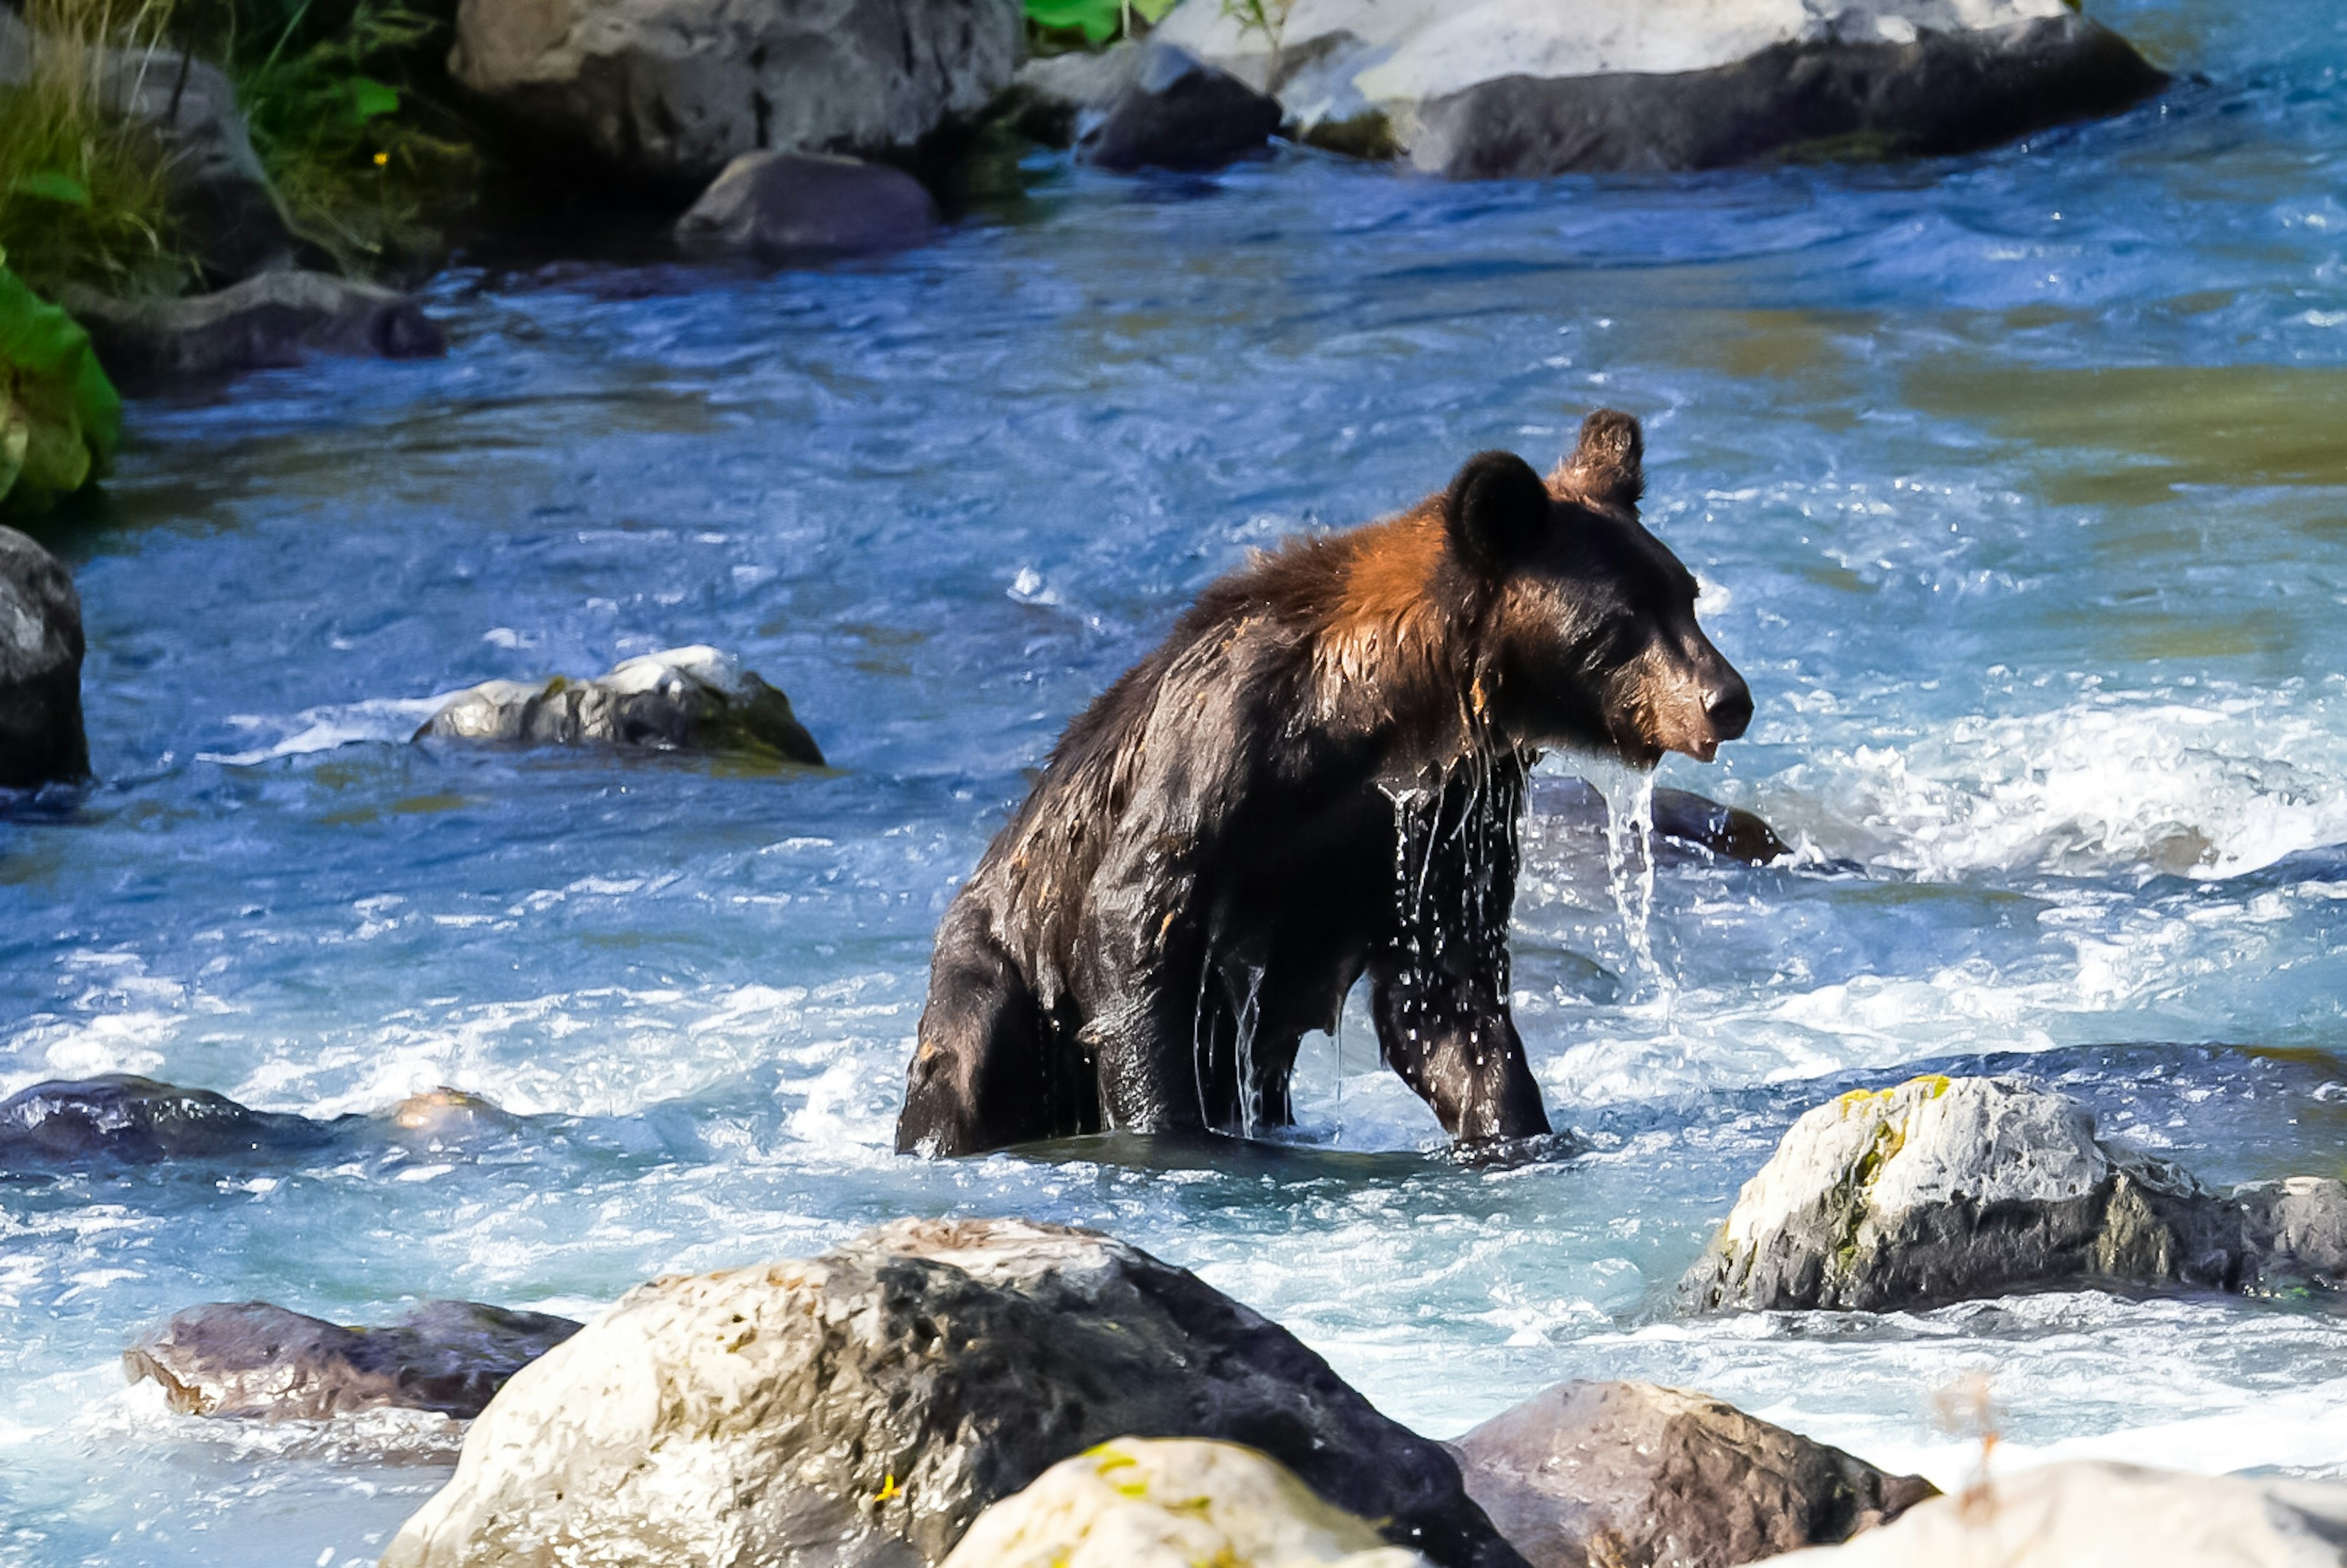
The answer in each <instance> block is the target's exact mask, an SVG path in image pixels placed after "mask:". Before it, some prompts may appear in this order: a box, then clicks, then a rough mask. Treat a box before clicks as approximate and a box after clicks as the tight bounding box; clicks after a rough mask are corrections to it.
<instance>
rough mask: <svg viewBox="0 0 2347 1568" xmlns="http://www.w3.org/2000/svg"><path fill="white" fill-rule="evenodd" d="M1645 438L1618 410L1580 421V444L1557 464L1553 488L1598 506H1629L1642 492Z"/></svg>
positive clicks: (1608, 410)
mask: <svg viewBox="0 0 2347 1568" xmlns="http://www.w3.org/2000/svg"><path fill="white" fill-rule="evenodd" d="M1645 457H1646V437H1645V435H1644V434H1643V433H1642V432H1641V431H1640V430H1639V429H1638V422H1637V421H1636V420H1635V419H1633V418H1631V417H1630V416H1629V415H1626V414H1624V413H1623V412H1622V411H1621V410H1620V409H1618V408H1601V409H1599V410H1598V411H1597V412H1596V413H1594V414H1593V415H1590V416H1589V417H1588V418H1586V419H1584V420H1583V421H1582V422H1581V444H1580V445H1579V446H1575V447H1574V448H1573V456H1569V457H1567V458H1566V459H1565V460H1564V461H1563V463H1561V464H1559V465H1557V473H1556V477H1557V485H1558V487H1559V488H1560V489H1564V490H1571V491H1573V492H1574V493H1575V494H1577V495H1580V496H1583V497H1587V498H1588V499H1590V500H1592V501H1594V502H1596V503H1597V504H1598V505H1599V506H1601V507H1635V506H1636V505H1637V504H1638V497H1641V496H1643V495H1645V493H1646V473H1645Z"/></svg>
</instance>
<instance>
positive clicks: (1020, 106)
mask: <svg viewBox="0 0 2347 1568" xmlns="http://www.w3.org/2000/svg"><path fill="white" fill-rule="evenodd" d="M1141 53H1142V45H1141V43H1140V41H1139V40H1137V39H1133V38H1120V39H1119V40H1117V42H1115V43H1114V44H1112V45H1110V46H1108V47H1107V48H1105V49H1102V50H1101V51H1100V52H1099V53H1097V54H1093V53H1091V52H1088V51H1085V50H1081V49H1074V50H1071V51H1069V52H1068V53H1067V54H1064V55H1045V56H1042V57H1040V58H1039V59H1033V60H1030V61H1028V62H1027V63H1026V64H1025V65H1023V66H1021V67H1019V75H1018V77H1017V79H1016V81H1015V82H1014V83H1013V85H1012V87H1011V99H1010V109H1011V118H1012V121H1013V123H1014V124H1015V126H1016V127H1017V128H1018V129H1019V131H1020V133H1021V134H1023V135H1025V136H1027V137H1029V138H1031V139H1033V140H1035V141H1040V142H1041V143H1043V144H1044V145H1045V146H1047V147H1072V146H1074V145H1075V143H1076V140H1077V138H1079V137H1081V136H1082V135H1084V134H1085V133H1086V132H1088V131H1091V130H1092V129H1094V128H1097V127H1098V126H1099V124H1100V122H1101V121H1102V119H1104V118H1107V116H1108V111H1109V109H1110V108H1112V107H1113V106H1114V105H1115V103H1116V101H1117V99H1119V98H1121V97H1123V96H1124V95H1125V93H1126V92H1127V91H1128V90H1129V89H1130V88H1131V87H1132V86H1133V78H1134V77H1137V76H1139V75H1140V74H1141Z"/></svg>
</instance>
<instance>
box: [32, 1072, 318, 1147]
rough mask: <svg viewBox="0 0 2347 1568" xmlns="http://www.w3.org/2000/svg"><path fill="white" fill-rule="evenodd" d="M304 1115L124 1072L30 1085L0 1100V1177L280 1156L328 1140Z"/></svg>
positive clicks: (315, 1123)
mask: <svg viewBox="0 0 2347 1568" xmlns="http://www.w3.org/2000/svg"><path fill="white" fill-rule="evenodd" d="M333 1137H334V1134H333V1129H332V1128H331V1127H330V1126H329V1125H328V1124H327V1123H325V1122H313V1121H312V1120H311V1119H310V1118H308V1117H306V1116H294V1115H288V1114H284V1113H282V1112H273V1111H255V1110H252V1109H251V1108H250V1107H249V1106H244V1105H240V1104H238V1103H237V1102H235V1101H233V1100H231V1099H229V1098H227V1097H226V1096H224V1095H220V1094H214V1093H212V1092H211V1091H210V1090H206V1089H181V1088H179V1087H178V1086H176V1085H174V1084H169V1083H159V1082H157V1081H155V1080H153V1079H151V1078H140V1077H138V1076H136V1075H134V1074H131V1073H127V1072H109V1073H106V1074H103V1075H101V1076H99V1077H97V1078H86V1079H80V1080H77V1081H54V1082H48V1083H36V1084H35V1085H33V1086H32V1087H31V1088H30V1089H26V1090H24V1091H20V1092H18V1093H16V1094H13V1095H11V1096H9V1097H8V1099H6V1100H5V1101H0V1171H16V1170H26V1169H37V1168H41V1167H46V1166H56V1165H78V1164H87V1163H89V1162H91V1161H94V1160H100V1159H112V1160H119V1161H123V1162H125V1163H130V1164H142V1165H143V1164H153V1163H157V1162H159V1161H162V1160H182V1159H209V1158H214V1157H218V1156H220V1155H224V1154H252V1153H290V1152H295V1151H300V1150H305V1149H315V1148H320V1147H322V1146H323V1145H324V1144H327V1143H332V1142H333Z"/></svg>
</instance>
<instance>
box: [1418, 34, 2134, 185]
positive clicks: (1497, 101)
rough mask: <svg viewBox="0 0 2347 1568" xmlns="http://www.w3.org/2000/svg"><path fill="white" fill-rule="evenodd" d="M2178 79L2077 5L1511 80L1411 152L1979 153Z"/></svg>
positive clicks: (1740, 156) (1670, 165)
mask: <svg viewBox="0 0 2347 1568" xmlns="http://www.w3.org/2000/svg"><path fill="white" fill-rule="evenodd" d="M2167 79H2168V78H2167V77H2165V76H2163V75H2162V74H2161V73H2160V72H2158V71H2157V70H2155V69H2153V68H2152V67H2150V66H2149V65H2147V63H2145V61H2144V58H2143V56H2140V55H2138V54H2137V53H2136V51H2135V49H2134V48H2133V46H2130V45H2129V44H2128V43H2127V41H2126V40H2125V39H2124V38H2121V37H2120V36H2118V35H2117V34H2116V33H2113V32H2112V31H2110V29H2108V28H2106V27H2105V26H2102V25H2101V24H2100V23H2098V22H2093V21H2089V20H2088V19H2086V17H2084V16H2078V15H2065V16H2058V17H2047V18H2045V19H2043V20H2039V21H2033V22H2024V23H2021V24H2018V25H2016V26H2010V27H2003V28H1996V29H1993V30H1986V31H1983V32H1978V33H1939V32H1924V33H1921V34H1919V35H1918V36H1916V37H1915V38H1914V39H1913V40H1912V41H1911V42H1907V43H1887V42H1882V43H1849V42H1842V41H1839V40H1836V41H1831V42H1820V43H1799V44H1779V45H1778V46H1775V47H1773V48H1768V49H1764V50H1762V51H1761V52H1760V53H1758V54H1757V55H1755V56H1752V57H1751V58H1749V59H1747V60H1739V61H1737V63H1736V64H1734V65H1731V66H1723V67H1719V68H1717V69H1716V70H1708V71H1689V72H1684V73H1680V74H1676V75H1672V76H1665V77H1653V76H1645V75H1640V74H1630V73H1619V74H1613V75H1605V76H1593V77H1570V78H1565V79H1562V80H1550V81H1542V80H1538V79H1535V78H1533V77H1501V78H1500V79H1498V80H1496V81H1490V82H1484V83H1480V84H1478V85H1477V86H1475V87H1470V88H1469V89H1467V90H1466V91H1464V92H1461V93H1456V94H1453V95H1451V96H1450V97H1443V98H1439V99H1436V100H1434V101H1432V102H1430V103H1428V104H1427V105H1425V106H1424V108H1422V109H1421V111H1420V117H1421V121H1422V124H1423V130H1422V131H1421V132H1420V134H1419V137H1418V138H1417V139H1416V141H1415V142H1414V144H1413V145H1412V147H1411V149H1410V156H1411V159H1413V161H1415V162H1416V163H1417V164H1418V165H1419V167H1420V168H1423V169H1429V170H1431V171H1434V172H1439V173H1440V174H1443V175H1446V176H1448V177H1449V178H1450V179H1538V178H1541V177H1542V176H1545V175H1552V174H1564V173H1572V172H1582V171H1598V170H1614V169H1630V170H1653V171H1662V170H1673V169H1717V168H1722V167H1725V166H1727V165H1730V164H1737V163H1751V162H1755V161H1758V160H1759V159H1768V158H1785V157H1793V158H1801V157H1836V156H1838V157H1852V156H1856V157H1867V158H1892V157H1911V156H1929V155H1938V154H1945V153H1955V152H1968V151H1971V150H1973V149H1976V148H1982V147H1991V146H1993V145H1995V144H1996V143H1999V142H2003V141H2009V140H2012V139H2014V138H2016V137H2021V136H2024V135H2026V134H2028V133H2029V132H2030V131H2032V130H2035V129H2038V128H2041V127H2044V126H2047V125H2053V124H2058V123H2060V122H2061V121H2064V120H2069V119H2080V118H2087V117H2090V116H2095V115H2106V114H2115V113H2116V112H2117V111H2119V110H2121V109H2123V108H2127V107H2128V106H2129V105H2131V104H2133V103H2136V102H2137V101H2138V100H2140V99H2142V98H2143V97H2147V95H2149V94H2151V93H2153V92H2156V91H2157V90H2158V89H2159V87H2161V86H2162V85H2164V84H2165V83H2166V81H2167Z"/></svg>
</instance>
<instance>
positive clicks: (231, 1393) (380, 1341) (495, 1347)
mask: <svg viewBox="0 0 2347 1568" xmlns="http://www.w3.org/2000/svg"><path fill="white" fill-rule="evenodd" d="M578 1332H579V1325H578V1324H577V1323H576V1322H574V1321H572V1320H571V1319H569V1318H568V1317H551V1316H549V1315H548V1314H546V1313H543V1312H512V1311H507V1309H505V1308H504V1307H486V1306H483V1305H482V1304H481V1303H479V1302H477V1301H428V1302H425V1304H424V1305H423V1306H421V1307H417V1308H415V1310H414V1311H412V1312H410V1313H409V1314H408V1315H407V1316H406V1317H403V1318H401V1319H400V1320H399V1321H398V1322H396V1323H394V1324H391V1325H389V1326H388V1327H381V1328H358V1327H346V1326H344V1325H342V1324H338V1323H329V1322H327V1321H325V1320H324V1319H323V1318H319V1317H304V1316H303V1315H302V1314H301V1313H299V1312H289V1311H287V1310H286V1309H285V1308H284V1307H276V1306H272V1305H271V1304H270V1303H268V1302H266V1301H245V1302H225V1301H216V1302H211V1303H210V1304H208V1305H206V1306H202V1307H189V1308H188V1309H187V1310H185V1311H183V1312H180V1313H178V1314H176V1315H174V1316H173V1317H172V1318H171V1320H170V1322H169V1323H167V1324H165V1325H164V1326H163V1327H161V1328H159V1329H157V1330H156V1331H155V1332H154V1333H152V1334H149V1335H148V1336H147V1337H144V1338H142V1339H140V1340H139V1341H138V1344H136V1345H134V1346H132V1347H131V1348H129V1349H128V1350H125V1351H124V1352H123V1353H122V1369H123V1371H124V1373H125V1374H126V1375H127V1376H128V1378H129V1379H130V1380H131V1381H132V1382H134V1383H136V1382H138V1380H139V1379H140V1378H153V1379H154V1380H155V1381H156V1382H158V1383H160V1384H161V1385H162V1386H163V1393H164V1397H165V1398H166V1399H169V1401H170V1405H171V1408H172V1409H175V1410H178V1411H179V1412H181V1413H182V1414H185V1415H194V1416H245V1417H261V1418H267V1419H298V1420H321V1419H325V1418H327V1417H330V1416H338V1415H343V1414H346V1413H348V1412H349V1411H352V1410H364V1409H372V1408H374V1407H377V1406H384V1405H390V1406H398V1407H402V1408H405V1409H418V1410H436V1411H438V1412H440V1413H441V1414H442V1415H446V1416H456V1417H471V1416H477V1415H479V1414H480V1413H481V1409H482V1408H483V1407H484V1406H486V1405H487V1403H488V1402H489V1400H490V1399H491V1398H492V1397H493V1396H494V1395H495V1394H496V1393H497V1390H498V1389H501V1388H503V1387H504V1386H505V1384H506V1380H507V1378H511V1377H512V1376H513V1375H514V1374H515V1373H516V1372H518V1371H519V1370H520V1369H521V1368H523V1367H526V1366H528V1364H529V1363H530V1362H532V1361H534V1360H536V1359H538V1358H539V1357H540V1356H543V1355H545V1354H546V1353H547V1352H548V1350H551V1349H552V1348H554V1347H556V1346H557V1345H559V1344H561V1343H562V1342H563V1341H564V1340H565V1339H568V1338H569V1337H570V1336H572V1335H573V1334H576V1333H578Z"/></svg>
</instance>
